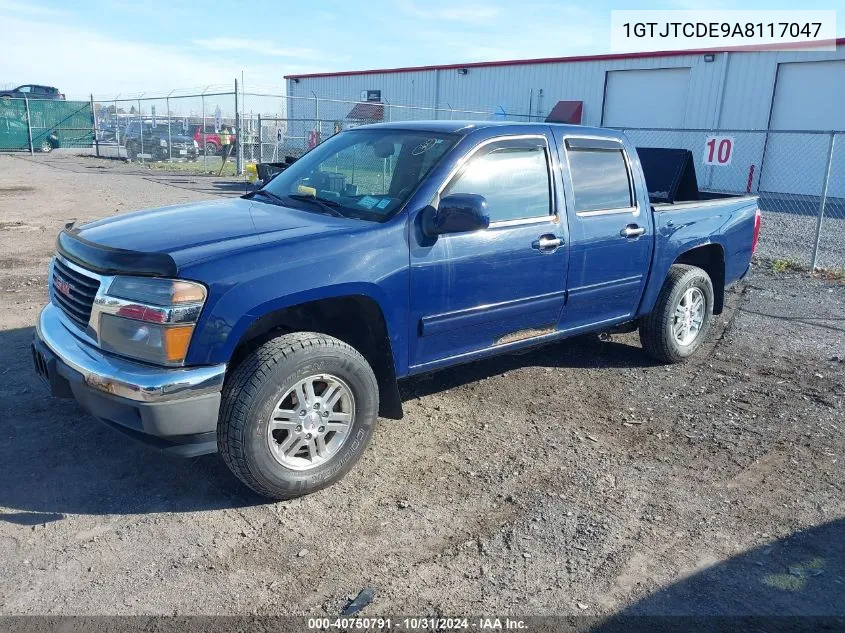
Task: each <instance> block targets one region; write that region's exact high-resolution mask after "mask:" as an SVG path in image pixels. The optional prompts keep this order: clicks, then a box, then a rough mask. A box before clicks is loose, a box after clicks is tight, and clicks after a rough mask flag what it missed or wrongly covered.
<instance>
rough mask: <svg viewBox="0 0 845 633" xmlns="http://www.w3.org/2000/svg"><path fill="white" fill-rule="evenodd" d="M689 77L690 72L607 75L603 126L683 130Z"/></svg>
mask: <svg viewBox="0 0 845 633" xmlns="http://www.w3.org/2000/svg"><path fill="white" fill-rule="evenodd" d="M689 73H690V69H689V68H655V69H651V70H611V71H608V73H607V76H606V77H605V87H604V107H603V108H602V117H601V118H602V125H604V126H607V127H657V128H682V127H684V115H685V114H686V110H687V94H688V93H689Z"/></svg>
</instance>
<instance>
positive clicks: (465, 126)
mask: <svg viewBox="0 0 845 633" xmlns="http://www.w3.org/2000/svg"><path fill="white" fill-rule="evenodd" d="M549 127H553V128H555V129H566V130H567V131H571V132H572V133H573V134H581V135H589V136H600V137H604V138H611V139H619V140H621V139H622V132H619V131H617V130H609V129H607V128H600V127H588V126H585V125H568V124H564V123H545V122H525V121H469V120H465V121H452V120H450V121H435V120H432V121H397V122H394V123H390V122H388V123H372V124H369V125H362V126H359V127H356V128H353V129H356V130H360V129H370V128H373V129H378V128H381V129H391V130H419V131H422V132H433V133H440V134H459V135H461V136H467V135H468V134H471V133H472V132H475V131H477V130H482V129H491V128H498V129H501V131H502V133H529V132H531V131H532V130H539V129H541V128H542V129H548V128H549Z"/></svg>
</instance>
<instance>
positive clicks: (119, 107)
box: [0, 82, 845, 268]
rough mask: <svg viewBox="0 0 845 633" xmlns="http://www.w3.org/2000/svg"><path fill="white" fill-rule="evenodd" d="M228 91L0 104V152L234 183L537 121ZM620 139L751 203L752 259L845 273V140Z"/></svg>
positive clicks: (648, 131) (758, 134)
mask: <svg viewBox="0 0 845 633" xmlns="http://www.w3.org/2000/svg"><path fill="white" fill-rule="evenodd" d="M233 88H234V89H225V88H220V87H213V88H212V87H209V88H207V89H205V90H203V91H200V92H194V93H190V94H181V93H180V94H177V93H176V92H175V91H174V92H171V93H170V94H169V95H167V96H156V97H152V96H144V95H139V96H133V97H131V98H130V97H121V96H120V95H117V96H115V97H114V98H109V99H94V98H93V97H92V99H91V101H90V102H84V101H35V100H25V99H6V98H4V99H0V150H2V149H13V150H29V149H30V148H32V149H33V150H35V151H39V150H43V151H49V150H50V149H53V148H54V147H82V148H87V149H88V150H89V151H90V150H91V149H92V148H93V151H94V152H95V153H96V154H97V155H99V156H111V157H115V158H122V159H126V160H130V161H137V162H139V163H143V164H150V165H152V166H155V167H162V168H167V169H173V170H190V171H195V172H198V173H211V174H220V173H228V174H234V173H238V174H240V173H243V166H244V164H248V163H257V162H282V161H285V160H286V159H290V158H294V159H295V158H298V157H299V156H301V155H302V154H304V153H305V152H307V151H308V150H309V149H311V148H313V147H315V146H316V145H317V144H319V143H321V142H323V141H324V140H326V139H327V138H329V137H331V136H332V135H334V134H336V133H338V132H340V131H341V130H344V129H348V128H351V127H356V126H359V125H365V124H369V123H389V122H397V121H418V120H431V119H434V120H470V121H492V120H512V121H539V120H542V119H541V118H540V117H538V116H536V115H528V114H522V113H514V112H505V111H502V110H501V108H489V109H488V108H476V109H466V108H452V107H437V108H435V107H430V106H420V105H413V104H392V103H388V102H382V101H351V100H342V99H330V98H323V97H321V96H319V95H312V96H311V97H301V96H300V97H292V96H287V95H284V94H273V93H263V92H255V91H250V92H247V91H243V90H240V91H239V90H238V86H237V82H235V84H234V86H233ZM624 131H625V132H626V133H627V134H628V136H629V137H630V138H631V140H632V141H633V143H634V144H635V145H636V146H638V147H674V148H684V149H689V150H691V152H692V155H693V157H694V160H695V171H696V175H697V178H698V183H699V187H700V188H701V189H704V190H711V191H719V192H726V193H736V194H740V193H753V194H755V195H759V196H760V207H761V209H762V210H763V212H764V219H763V229H762V232H761V238H760V246H759V251H758V252H759V254H760V255H762V256H763V257H767V258H771V259H785V260H790V261H794V262H796V263H799V264H802V265H806V266H817V267H823V268H845V232H843V230H842V229H845V131H836V132H810V131H784V130H777V131H775V130H708V129H696V130H692V129H681V130H677V129H673V130H667V129H654V128H627V129H625V130H624ZM227 141H228V142H227Z"/></svg>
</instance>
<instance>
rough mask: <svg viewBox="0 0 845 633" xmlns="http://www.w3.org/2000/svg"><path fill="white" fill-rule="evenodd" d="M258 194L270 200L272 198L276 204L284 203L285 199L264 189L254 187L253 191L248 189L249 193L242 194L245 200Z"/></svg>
mask: <svg viewBox="0 0 845 633" xmlns="http://www.w3.org/2000/svg"><path fill="white" fill-rule="evenodd" d="M259 194H260V195H262V196H265V197H267V198H269V199H270V200H272V201H273V202H275V203H276V204H280V205H284V204H285V201H284V199H283V198H282V197H281V196H277V195H276V194H275V193H273V192H272V191H267V190H265V189H256V190H255V191H250V192H249V193H247V194H244V196H243V197H244V198H246V199H247V200H250V199H252V198H254V197H255V196H257V195H259Z"/></svg>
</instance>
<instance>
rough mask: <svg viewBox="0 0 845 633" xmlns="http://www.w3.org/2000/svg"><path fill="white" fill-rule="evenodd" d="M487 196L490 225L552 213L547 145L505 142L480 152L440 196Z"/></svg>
mask: <svg viewBox="0 0 845 633" xmlns="http://www.w3.org/2000/svg"><path fill="white" fill-rule="evenodd" d="M453 193H475V194H479V195H482V196H484V198H485V200H487V208H488V211H489V213H490V222H507V221H510V220H523V219H527V218H540V217H544V216H548V215H550V214H551V182H550V180H549V166H548V156H547V153H546V145H545V142H541V141H539V140H537V139H525V140H504V141H499V142H496V143H492V144H490V145H488V146H487V147H485V148H483V149H482V150H480V151H479V152H477V153H476V154H475V155H474V156H473V157H472V158H471V159H470V160H469V162H468V163H467V164H466V165H465V166H464V167H463V168H462V169H461V171H460V172H458V174H457V175H456V176H455V178H454V179H453V180H452V182H450V183H449V185H448V186H447V187H446V189H445V190H444V191H443V193H442V194H441V196H442V197H445V196H448V195H450V194H453Z"/></svg>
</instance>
